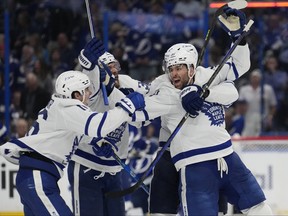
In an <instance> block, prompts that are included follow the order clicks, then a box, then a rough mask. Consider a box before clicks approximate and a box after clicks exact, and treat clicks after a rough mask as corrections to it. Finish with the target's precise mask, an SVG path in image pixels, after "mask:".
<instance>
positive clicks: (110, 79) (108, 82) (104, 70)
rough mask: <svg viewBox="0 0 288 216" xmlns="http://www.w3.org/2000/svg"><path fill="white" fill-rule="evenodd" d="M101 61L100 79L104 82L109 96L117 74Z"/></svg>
mask: <svg viewBox="0 0 288 216" xmlns="http://www.w3.org/2000/svg"><path fill="white" fill-rule="evenodd" d="M100 63H101V65H100V81H101V82H102V83H104V85H105V88H106V91H107V95H108V96H109V95H110V94H111V92H112V91H113V89H114V86H115V76H114V75H113V74H112V72H111V70H110V69H109V67H108V66H107V65H106V64H105V63H104V62H102V61H100Z"/></svg>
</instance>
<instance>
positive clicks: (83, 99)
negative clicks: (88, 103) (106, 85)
mask: <svg viewBox="0 0 288 216" xmlns="http://www.w3.org/2000/svg"><path fill="white" fill-rule="evenodd" d="M85 94H86V93H85V90H83V94H82V96H83V98H82V101H81V102H82V103H84V101H85Z"/></svg>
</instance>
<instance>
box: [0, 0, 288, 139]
mask: <svg viewBox="0 0 288 216" xmlns="http://www.w3.org/2000/svg"><path fill="white" fill-rule="evenodd" d="M5 2H7V4H5ZM203 2H206V3H203ZM208 3H209V1H200V0H180V1H176V0H149V1H140V0H110V1H108V0H106V1H100V0H90V7H91V13H92V18H93V22H94V27H95V31H96V36H97V37H100V38H103V35H105V33H106V36H107V43H106V45H107V49H108V50H109V51H110V52H111V53H112V54H113V55H114V56H115V57H116V59H118V60H119V62H120V64H121V68H122V71H121V73H125V74H129V75H130V76H131V77H132V78H135V79H138V80H141V81H143V82H149V81H151V80H153V79H154V78H155V77H156V76H158V75H159V74H162V73H163V71H162V67H161V66H162V59H163V55H164V53H165V51H166V50H167V48H168V47H170V46H171V45H172V44H174V43H178V42H189V43H192V44H193V45H195V46H196V47H197V48H198V49H199V50H200V49H201V47H202V45H203V42H204V37H205V33H206V32H205V31H206V30H207V29H206V30H205V23H204V20H205V16H206V15H208V16H209V20H211V19H212V17H213V14H214V12H215V9H209V10H208ZM0 4H1V7H0V8H1V9H0V10H2V11H1V14H3V12H4V9H5V8H7V9H9V14H10V91H11V106H10V113H11V134H10V138H11V137H19V136H23V131H26V130H27V128H29V126H30V125H31V123H32V122H33V120H35V119H36V117H37V113H38V111H39V110H40V109H42V108H43V107H45V105H46V104H47V102H48V101H49V98H50V96H51V94H52V93H53V90H54V89H53V88H54V81H55V78H56V77H57V76H58V75H59V74H60V73H62V72H63V71H66V70H72V69H80V67H79V65H78V64H77V57H78V53H79V52H80V50H81V49H82V48H83V47H84V45H85V44H86V42H87V41H88V40H89V39H90V30H89V25H88V21H87V13H86V8H85V3H84V1H81V0H70V1H67V0H65V1H64V0H58V1H52V0H42V1H39V0H37V1H36V0H30V1H28V0H26V1H25V0H22V1H17V0H11V1H1V3H0ZM287 12H288V10H287V8H272V9H261V10H258V9H254V8H252V9H249V8H247V9H245V13H246V14H247V16H248V17H249V18H252V19H253V20H254V21H255V25H254V27H253V29H252V31H251V33H250V35H249V36H248V38H247V41H248V43H249V45H250V49H251V63H252V65H251V69H250V71H249V72H248V73H247V74H246V75H245V76H244V77H243V78H241V79H239V80H238V81H237V82H236V86H237V88H238V90H239V94H240V98H239V100H238V101H237V102H236V103H234V104H233V105H232V106H231V107H229V108H227V113H226V120H227V121H226V124H227V129H228V130H229V131H230V132H231V135H235V136H258V135H261V134H282V133H285V132H286V131H287V130H288V113H287V112H288V24H287V23H288V20H287V19H288V18H287V15H286V14H287ZM0 19H1V24H2V25H1V29H0V58H1V65H0V124H1V127H0V137H1V135H4V133H2V132H3V131H5V130H4V129H3V128H4V121H5V118H4V113H5V105H4V95H5V89H4V64H3V62H4V55H5V53H4V17H3V16H1V18H0ZM103 23H106V24H103ZM230 42H231V41H230V39H229V37H228V35H226V33H225V32H224V31H222V30H221V28H220V27H219V26H218V25H217V26H216V28H215V30H214V33H213V37H212V38H211V40H210V42H209V45H208V48H207V52H208V53H209V56H208V58H207V59H206V60H205V61H204V62H203V64H205V65H206V66H207V65H217V63H219V62H220V60H221V57H222V56H223V55H225V52H226V51H227V49H228V48H229V46H230ZM152 127H153V126H152ZM147 131H148V132H149V133H150V134H149V135H147V136H151V129H148V130H144V132H145V133H147ZM152 131H153V132H152V134H153V133H155V134H157V132H155V131H154V130H153V129H152ZM1 133H2V134H1ZM24 134H25V132H24Z"/></svg>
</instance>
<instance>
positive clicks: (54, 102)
mask: <svg viewBox="0 0 288 216" xmlns="http://www.w3.org/2000/svg"><path fill="white" fill-rule="evenodd" d="M95 44H96V46H94V47H93V51H94V57H95V58H93V60H92V61H90V62H89V63H90V64H91V65H92V67H93V68H91V69H94V70H97V71H98V70H99V68H98V66H97V62H98V58H99V56H101V55H102V54H103V53H104V51H103V50H104V48H103V44H102V42H101V41H97V43H95ZM89 87H90V80H89V78H88V76H87V75H85V74H84V73H81V72H78V71H67V72H64V73H62V74H61V75H60V76H59V77H58V78H57V80H56V84H55V90H56V93H55V94H53V95H52V98H51V100H50V102H49V104H48V105H47V106H46V107H45V108H44V109H42V110H41V111H40V112H39V115H38V119H37V121H36V122H35V123H34V125H33V127H32V128H31V129H30V131H29V132H28V135H27V136H25V137H24V138H20V139H15V140H11V141H10V142H7V143H5V144H4V145H2V146H1V147H0V150H1V154H2V155H3V156H4V157H5V158H6V159H7V160H9V161H10V162H13V163H16V164H18V163H19V171H18V173H17V177H16V187H17V190H18V192H19V194H20V197H21V202H22V204H23V205H24V213H25V215H73V214H72V212H71V210H70V208H69V207H68V206H67V205H66V204H65V202H64V200H63V198H62V197H61V196H60V191H59V188H58V185H57V181H58V180H59V178H60V177H61V175H62V170H63V168H64V167H65V166H66V165H67V163H68V162H69V161H70V159H71V157H72V155H73V154H74V152H75V150H76V149H77V147H78V145H79V143H80V142H81V140H82V138H83V136H84V135H86V136H89V137H91V138H92V137H94V139H96V138H102V137H105V136H106V134H108V133H109V132H111V131H113V130H114V129H116V128H117V127H119V126H120V125H121V124H122V123H123V122H126V121H127V120H128V119H129V116H130V115H132V114H133V113H134V112H135V110H139V109H142V108H143V107H144V106H145V103H144V100H143V96H142V95H141V94H137V93H136V94H135V93H134V94H130V95H129V96H128V97H126V98H123V99H121V100H120V101H119V102H118V103H117V104H116V106H117V107H115V108H114V109H113V110H110V111H107V112H104V113H98V112H92V111H91V110H90V108H89V107H88V106H87V104H88V100H89V97H90V94H91V91H90V90H89ZM94 139H93V140H92V141H91V145H92V146H93V147H94V148H95V149H98V148H100V149H101V147H100V146H96V145H98V143H96V142H94ZM104 146H105V145H104ZM104 148H105V147H104Z"/></svg>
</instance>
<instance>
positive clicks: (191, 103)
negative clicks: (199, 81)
mask: <svg viewBox="0 0 288 216" xmlns="http://www.w3.org/2000/svg"><path fill="white" fill-rule="evenodd" d="M201 93H202V88H201V87H200V86H198V85H194V84H193V85H188V86H186V87H184V88H183V89H182V91H181V93H180V97H181V99H182V107H183V108H184V110H185V111H186V112H187V113H189V114H190V116H191V117H194V118H195V117H196V116H198V115H199V111H200V109H201V107H202V105H203V103H204V98H202V97H200V95H201Z"/></svg>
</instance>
